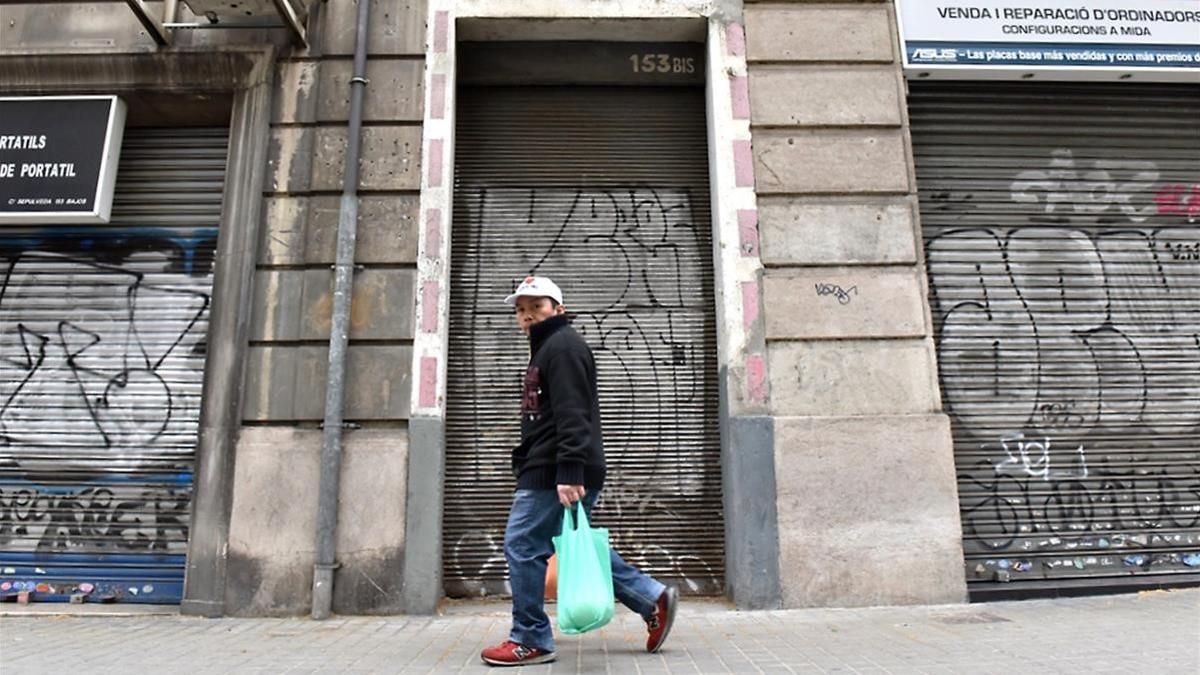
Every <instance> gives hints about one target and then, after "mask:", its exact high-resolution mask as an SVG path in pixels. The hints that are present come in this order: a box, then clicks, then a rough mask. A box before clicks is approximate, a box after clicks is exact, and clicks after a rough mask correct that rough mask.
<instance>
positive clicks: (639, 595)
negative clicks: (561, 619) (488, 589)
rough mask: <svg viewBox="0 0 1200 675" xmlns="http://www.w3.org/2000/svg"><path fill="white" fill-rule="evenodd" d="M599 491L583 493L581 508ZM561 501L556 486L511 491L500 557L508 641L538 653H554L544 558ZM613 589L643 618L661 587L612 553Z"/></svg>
mask: <svg viewBox="0 0 1200 675" xmlns="http://www.w3.org/2000/svg"><path fill="white" fill-rule="evenodd" d="M599 496H600V493H599V492H588V494H587V496H585V497H584V498H583V506H584V508H585V509H587V513H588V515H589V516H590V515H591V513H592V505H593V504H595V503H596V499H597V498H598V497H599ZM562 514H563V507H562V504H560V503H559V502H558V492H557V491H556V490H517V491H516V493H515V494H514V495H513V504H512V511H510V512H509V514H508V527H507V528H506V529H505V531H504V556H505V557H506V558H508V578H509V584H510V585H511V586H512V601H513V610H512V614H513V621H512V633H511V634H510V635H509V639H510V640H512V641H513V642H517V643H520V644H523V645H525V646H526V647H531V648H534V649H541V650H543V651H548V652H551V651H554V631H553V630H551V628H550V617H548V616H546V610H545V607H544V604H545V593H546V561H547V560H549V559H550V555H551V554H552V553H554V543H553V542H552V541H551V538H552V537H555V536H557V535H558V533H559V532H560V531H561V530H562ZM612 572H613V591H614V593H615V595H616V596H617V599H618V600H620V601H621V604H623V605H625V606H626V607H628V608H629V609H632V610H633V611H635V612H637V613H638V614H640V615H642V618H648V617H650V615H651V614H652V613H653V612H654V604H655V602H657V601H658V596H660V595H662V592H663V590H665V589H666V586H663V585H662V584H661V583H659V582H658V581H656V580H654V579H653V578H651V577H649V576H647V575H645V574H643V573H642V572H641V571H639V570H638V569H637V568H636V567H634V566H632V565H630V564H629V563H627V562H625V560H624V559H622V558H621V556H619V555H617V552H616V551H612Z"/></svg>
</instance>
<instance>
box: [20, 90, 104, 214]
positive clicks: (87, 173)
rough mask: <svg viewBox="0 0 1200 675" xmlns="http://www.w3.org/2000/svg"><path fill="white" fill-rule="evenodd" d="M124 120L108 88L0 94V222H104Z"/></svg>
mask: <svg viewBox="0 0 1200 675" xmlns="http://www.w3.org/2000/svg"><path fill="white" fill-rule="evenodd" d="M124 127H125V105H124V103H122V102H121V100H120V99H118V98H117V97H116V96H72V97H61V96H47V97H27V98H0V224H3V223H106V222H108V218H109V215H110V213H111V212H112V198H113V186H114V184H115V183H116V178H117V158H118V157H119V156H120V153H121V137H122V135H123V132H124Z"/></svg>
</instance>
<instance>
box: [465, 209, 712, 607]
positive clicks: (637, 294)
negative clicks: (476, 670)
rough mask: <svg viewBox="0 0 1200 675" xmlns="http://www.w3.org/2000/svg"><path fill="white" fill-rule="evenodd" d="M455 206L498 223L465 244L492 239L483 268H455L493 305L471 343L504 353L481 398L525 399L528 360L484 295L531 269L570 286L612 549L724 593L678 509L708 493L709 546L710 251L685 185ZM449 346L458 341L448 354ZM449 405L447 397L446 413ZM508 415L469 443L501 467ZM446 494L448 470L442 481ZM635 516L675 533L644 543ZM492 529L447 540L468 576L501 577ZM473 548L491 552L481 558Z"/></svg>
mask: <svg viewBox="0 0 1200 675" xmlns="http://www.w3.org/2000/svg"><path fill="white" fill-rule="evenodd" d="M461 201H462V203H465V205H466V209H468V210H469V212H470V215H469V216H468V217H467V218H464V220H467V221H468V222H480V223H485V224H487V227H488V228H494V229H492V230H491V231H490V232H487V233H477V234H476V233H473V234H471V235H470V236H469V237H468V240H467V241H465V242H463V244H462V245H467V246H472V247H478V248H480V249H483V248H485V247H487V248H488V249H489V251H488V253H489V263H488V265H487V267H486V268H483V267H482V266H481V264H480V263H479V262H478V261H479V259H480V258H481V257H482V256H476V257H475V260H476V265H477V267H476V268H475V269H472V270H469V271H467V272H463V271H461V270H459V271H457V272H456V274H455V279H454V283H455V286H456V288H457V289H461V290H460V292H462V293H464V294H465V295H466V297H469V298H472V299H474V298H479V301H478V302H479V304H477V305H472V306H471V307H470V308H469V311H470V312H471V314H472V316H476V317H478V316H479V315H482V314H486V313H487V312H489V311H491V312H494V313H497V316H496V317H495V319H496V323H495V324H494V325H492V324H489V325H487V326H482V325H479V324H478V323H477V324H476V327H475V329H474V330H472V339H475V340H480V341H484V342H488V343H489V344H492V345H493V346H491V347H490V348H489V349H488V350H487V353H488V354H493V353H495V352H496V351H501V350H506V351H507V357H506V361H505V367H504V368H503V369H500V370H501V372H504V373H505V374H504V375H503V376H502V377H504V378H505V379H504V380H503V382H502V383H495V382H490V381H484V380H486V376H479V377H480V378H481V379H480V381H479V383H478V384H477V385H476V386H477V388H478V389H477V391H479V392H480V393H479V394H477V398H478V399H479V401H481V403H479V404H478V405H481V406H482V405H483V403H482V401H483V399H487V401H488V405H494V406H497V407H500V408H502V409H506V410H507V409H509V408H512V405H513V404H515V403H516V402H517V401H518V400H519V389H514V387H515V385H516V382H517V376H519V374H520V373H521V372H522V370H523V368H524V365H525V360H526V359H527V358H528V354H527V352H526V350H525V349H524V347H523V345H522V340H521V339H520V338H519V337H518V336H517V335H516V334H514V330H515V326H514V325H513V324H512V323H511V321H512V318H511V316H509V315H508V314H507V313H505V312H503V310H502V309H500V310H499V312H497V308H496V307H494V300H492V299H494V298H497V297H503V296H504V295H505V294H507V293H509V292H511V288H512V286H513V285H515V284H514V282H515V281H519V280H520V279H521V278H523V277H524V276H525V275H527V274H541V275H546V276H549V277H551V278H553V279H554V280H555V281H556V282H558V283H559V285H560V286H561V287H562V288H563V289H564V294H565V296H566V297H565V301H566V305H567V307H568V308H569V310H570V311H571V313H572V314H573V315H574V317H575V320H574V326H575V328H576V329H577V330H578V331H579V332H580V333H581V334H582V335H583V336H584V338H585V339H586V340H587V341H588V343H589V344H590V345H591V347H592V349H593V351H594V353H595V355H596V360H597V368H598V371H599V373H600V379H601V382H600V387H601V407H602V415H603V418H604V436H605V448H606V454H607V457H608V465H609V478H608V481H607V487H606V488H605V490H604V492H603V493H602V494H601V500H600V502H599V503H598V505H597V518H598V519H601V521H602V522H604V523H605V524H607V525H610V526H611V527H612V532H613V537H614V539H613V544H614V547H616V548H617V549H618V550H620V551H621V552H622V554H623V555H625V556H626V558H627V559H628V560H630V562H632V563H633V564H636V565H639V566H643V567H645V568H647V569H651V570H655V573H658V574H663V575H665V576H670V577H672V578H677V579H679V580H680V582H681V583H683V584H684V585H685V586H686V587H688V588H690V589H691V590H693V591H703V592H715V591H718V590H719V588H720V586H721V584H722V577H723V572H722V570H721V565H720V560H719V559H718V560H708V559H706V558H705V556H704V555H703V554H699V553H698V551H697V550H696V546H695V544H694V543H693V544H692V545H691V546H689V541H693V542H694V539H695V538H694V537H690V536H688V535H687V534H686V532H687V531H688V529H689V528H688V523H687V518H692V519H695V518H696V516H695V515H693V514H689V515H687V516H686V517H685V516H684V515H683V511H682V510H681V507H687V506H688V505H691V507H692V512H694V511H695V510H696V509H695V504H696V503H697V502H700V501H703V500H708V501H710V502H711V503H714V504H715V505H716V508H715V509H714V510H713V512H712V513H711V514H710V513H705V515H704V516H703V519H704V521H705V522H704V523H703V524H704V525H706V526H707V529H708V531H709V532H710V536H709V540H710V541H711V538H712V537H711V531H712V527H714V526H715V527H717V528H718V529H717V534H716V536H717V537H720V534H719V532H720V525H719V519H720V497H719V495H720V474H719V456H718V452H719V450H718V448H719V446H718V438H717V434H716V426H715V419H716V415H715V410H709V408H710V407H711V406H712V405H713V404H714V403H713V402H715V391H713V389H715V382H716V380H715V373H714V372H713V368H714V367H715V366H714V363H710V361H711V360H712V359H713V355H711V354H708V353H707V352H708V351H709V350H708V349H707V348H706V347H705V345H704V339H705V335H706V333H710V332H711V331H712V330H713V329H714V327H713V326H711V325H710V324H711V322H712V318H711V312H712V309H711V308H712V306H713V300H712V289H711V288H710V287H709V286H710V284H708V283H707V282H705V281H704V280H705V279H707V278H708V277H709V276H710V273H709V272H707V271H706V270H707V268H708V267H709V266H711V255H712V252H711V244H710V243H708V235H707V232H706V231H704V230H703V229H702V228H704V227H706V226H707V222H708V219H707V217H705V216H703V215H698V214H697V207H696V205H695V204H694V203H693V199H692V196H691V193H690V191H688V190H687V189H683V188H655V187H646V186H641V187H630V188H610V189H558V188H538V189H518V188H512V189H508V188H486V189H479V190H478V191H476V192H474V193H473V195H472V196H471V197H470V198H467V199H463V200H461ZM514 214H519V215H517V216H515V217H514ZM504 228H507V229H504ZM456 245H459V244H458V243H457V242H456ZM472 321H476V322H479V321H481V319H478V318H474V319H472ZM454 352H455V349H454V346H453V345H452V348H451V359H455V358H456V356H455V353H454ZM462 354H463V356H462V357H457V358H469V355H468V354H467V351H466V350H464V351H463V352H462ZM510 380H512V382H510ZM497 384H498V385H500V386H493V385H497ZM510 384H511V385H513V386H510ZM488 390H491V391H492V393H491V394H488V393H487V391H488ZM488 396H492V397H494V398H487V397H488ZM454 414H455V409H454V405H453V404H451V405H450V407H449V409H448V415H451V416H453V415H454ZM516 422H517V416H516V414H515V413H514V415H513V417H512V423H511V424H510V425H508V426H505V427H504V428H503V429H502V431H503V432H504V433H502V434H499V435H500V436H501V437H502V438H500V439H498V441H497V446H498V447H497V448H492V447H490V446H487V445H474V444H476V442H477V439H474V438H472V439H470V441H471V444H472V445H473V447H475V448H476V449H475V450H473V452H478V453H480V454H481V455H485V454H492V455H496V456H500V455H501V453H500V448H501V447H502V448H503V449H504V451H503V453H502V456H503V459H504V460H505V462H504V463H505V464H507V449H508V447H510V446H511V444H512V443H511V442H515V439H516V438H517V436H518V435H519V429H518V427H517V424H516ZM498 431H501V430H498ZM698 453H707V454H706V455H703V456H701V455H700V454H698ZM651 458H653V460H654V461H648V459H651ZM487 461H488V460H487V458H486V457H480V458H479V459H478V461H473V462H471V464H470V466H471V467H472V470H479V469H480V467H481V466H482V465H485V464H486V463H487ZM452 464H453V462H451V465H452ZM500 470H501V471H505V470H506V467H502V468H501V469H500ZM453 489H454V487H453V478H451V485H450V486H449V487H448V490H451V491H452V490H453ZM693 524H694V523H693ZM638 525H642V526H643V527H644V526H647V525H648V526H650V527H653V528H655V531H656V532H657V531H659V530H663V531H666V532H674V531H677V532H679V533H680V534H668V535H666V536H655V537H653V539H654V541H653V545H651V543H650V542H648V541H643V539H646V537H645V536H644V535H642V534H640V533H639V532H637V531H636V528H637V526H638ZM694 525H695V524H694ZM490 527H491V529H490V530H489V531H487V532H467V533H462V534H459V535H457V541H454V542H453V543H450V544H448V546H447V559H448V563H449V565H448V567H449V568H450V569H452V570H453V569H460V570H462V571H461V574H462V575H463V576H466V577H484V576H487V575H488V574H503V572H504V569H505V564H504V557H503V550H502V548H501V546H502V542H503V523H501V522H497V523H495V524H492V525H491V526H490ZM692 531H695V529H694V528H693V529H692ZM481 547H482V549H484V550H486V551H489V552H490V553H487V554H484V553H481V552H480V549H481ZM701 548H704V547H701ZM708 548H712V549H713V550H716V551H718V552H719V551H720V547H715V548H714V547H708ZM468 550H469V552H468Z"/></svg>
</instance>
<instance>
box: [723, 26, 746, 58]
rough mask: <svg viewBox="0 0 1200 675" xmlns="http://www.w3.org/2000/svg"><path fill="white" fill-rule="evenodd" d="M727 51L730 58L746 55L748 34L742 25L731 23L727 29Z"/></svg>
mask: <svg viewBox="0 0 1200 675" xmlns="http://www.w3.org/2000/svg"><path fill="white" fill-rule="evenodd" d="M725 51H727V52H728V53H729V55H730V56H745V55H746V33H745V31H743V30H742V25H741V24H740V23H731V24H729V25H728V26H726V27H725Z"/></svg>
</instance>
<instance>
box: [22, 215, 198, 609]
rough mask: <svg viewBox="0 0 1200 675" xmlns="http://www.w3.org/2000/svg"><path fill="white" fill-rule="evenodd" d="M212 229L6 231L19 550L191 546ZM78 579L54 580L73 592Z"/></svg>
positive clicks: (176, 551) (55, 588)
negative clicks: (164, 231)
mask: <svg viewBox="0 0 1200 675" xmlns="http://www.w3.org/2000/svg"><path fill="white" fill-rule="evenodd" d="M215 238H216V232H215V230H208V231H203V232H195V231H189V232H188V233H187V236H186V237H180V236H178V235H175V234H168V235H164V236H155V235H154V233H148V232H147V231H146V230H141V231H138V232H137V234H136V235H134V236H128V235H122V234H121V233H107V236H106V234H105V233H103V232H100V233H96V232H89V233H85V234H84V233H80V232H79V231H76V230H67V229H58V230H49V231H46V232H43V233H39V234H37V235H22V236H20V237H18V236H17V235H15V234H10V235H9V236H7V237H5V238H0V547H3V550H4V551H6V552H7V554H14V553H16V552H28V553H37V554H51V555H59V554H68V555H81V554H100V553H107V554H121V555H126V554H146V553H152V554H156V555H168V554H169V555H180V556H181V555H182V554H183V553H184V552H185V550H186V545H187V523H188V515H189V513H190V500H191V496H190V495H191V471H192V456H193V453H194V450H195V443H196V438H197V431H198V423H199V406H200V389H201V386H202V380H203V365H204V345H205V335H206V332H207V317H208V309H209V303H210V297H209V294H210V292H211V291H210V287H211V284H212V261H211V255H212V249H213V244H214V243H215ZM41 560H43V562H44V561H46V560H52V558H49V559H48V558H41ZM6 569H9V568H6ZM36 569H38V570H41V574H46V573H47V572H46V570H44V569H42V568H41V567H38V568H36ZM16 572H18V570H17V569H15V568H14V569H11V570H10V571H9V572H6V574H9V573H16ZM78 581H79V580H73V581H66V580H60V582H58V583H56V582H48V583H49V586H48V588H46V589H44V590H43V592H50V593H51V594H62V593H72V592H75V591H77V590H78V588H79V585H78ZM14 583H17V584H18V585H20V584H22V583H32V582H21V581H19V580H18V581H16V582H14ZM83 583H86V584H87V585H88V587H89V588H91V589H93V591H94V592H108V591H105V590H103V587H104V584H102V583H100V582H96V583H92V582H83ZM72 584H74V585H72ZM39 586H47V584H46V583H40V584H35V585H34V586H32V587H31V588H38V587H39ZM12 588H17V587H16V586H13V587H12ZM140 588H141V586H137V587H135V590H134V592H135V593H136V592H138V591H137V590H136V589H140ZM18 590H20V589H18ZM26 590H29V589H26ZM124 590H128V589H124Z"/></svg>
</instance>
